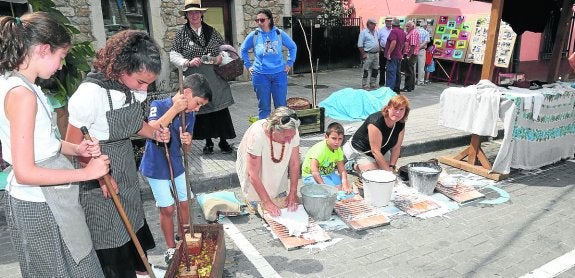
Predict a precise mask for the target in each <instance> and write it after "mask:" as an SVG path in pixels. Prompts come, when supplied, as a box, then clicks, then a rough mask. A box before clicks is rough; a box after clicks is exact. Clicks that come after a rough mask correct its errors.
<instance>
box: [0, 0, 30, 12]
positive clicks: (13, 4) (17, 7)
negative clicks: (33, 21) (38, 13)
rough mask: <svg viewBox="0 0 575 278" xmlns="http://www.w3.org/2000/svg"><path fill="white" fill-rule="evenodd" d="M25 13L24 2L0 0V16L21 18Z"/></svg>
mask: <svg viewBox="0 0 575 278" xmlns="http://www.w3.org/2000/svg"><path fill="white" fill-rule="evenodd" d="M26 12H28V3H27V2H26V0H24V1H19V0H9V1H2V0H0V16H22V15H23V14H25V13H26Z"/></svg>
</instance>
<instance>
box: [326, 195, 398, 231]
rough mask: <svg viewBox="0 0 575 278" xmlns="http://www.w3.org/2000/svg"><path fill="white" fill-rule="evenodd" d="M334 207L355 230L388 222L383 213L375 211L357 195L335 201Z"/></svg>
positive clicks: (342, 218)
mask: <svg viewBox="0 0 575 278" xmlns="http://www.w3.org/2000/svg"><path fill="white" fill-rule="evenodd" d="M334 209H335V213H336V214H337V215H339V217H340V218H341V220H342V221H343V222H345V223H346V224H347V225H348V226H349V227H350V228H352V229H354V230H356V231H361V230H366V229H370V228H374V227H378V226H383V225H388V224H389V219H387V217H386V216H385V215H383V214H381V213H379V212H377V211H376V210H375V209H374V207H372V206H371V205H369V204H368V203H366V202H365V200H364V199H363V198H362V197H361V196H359V195H355V196H354V197H353V198H350V199H346V200H341V201H338V202H336V203H335V208H334Z"/></svg>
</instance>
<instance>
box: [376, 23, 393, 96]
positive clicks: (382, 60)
mask: <svg viewBox="0 0 575 278" xmlns="http://www.w3.org/2000/svg"><path fill="white" fill-rule="evenodd" d="M392 21H393V17H386V18H385V26H383V27H382V28H380V29H379V30H377V32H378V38H379V86H380V87H383V86H385V65H386V64H387V57H385V44H386V43H387V37H388V36H389V33H391V22H392Z"/></svg>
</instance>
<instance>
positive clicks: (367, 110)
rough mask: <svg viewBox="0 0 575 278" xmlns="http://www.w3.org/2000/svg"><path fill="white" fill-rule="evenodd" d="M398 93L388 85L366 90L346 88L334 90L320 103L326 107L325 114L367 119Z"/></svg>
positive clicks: (352, 119)
mask: <svg viewBox="0 0 575 278" xmlns="http://www.w3.org/2000/svg"><path fill="white" fill-rule="evenodd" d="M396 95H397V94H396V93H395V92H394V91H392V90H391V89H390V88H388V87H381V88H379V89H377V90H373V91H366V90H363V89H352V88H345V89H341V90H339V91H336V92H333V93H332V94H331V95H330V96H329V97H328V98H326V99H325V100H323V101H321V102H320V103H319V106H320V107H323V108H325V116H326V117H329V118H332V119H336V120H343V121H357V120H365V119H366V118H367V116H369V115H370V114H372V113H375V112H377V111H381V108H383V106H385V105H386V104H387V102H389V99H391V98H392V97H394V96H396Z"/></svg>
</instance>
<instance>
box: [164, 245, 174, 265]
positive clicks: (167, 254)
mask: <svg viewBox="0 0 575 278" xmlns="http://www.w3.org/2000/svg"><path fill="white" fill-rule="evenodd" d="M175 253H176V248H168V250H166V252H164V261H165V262H166V264H170V263H171V262H172V259H173V258H174V254H175Z"/></svg>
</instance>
